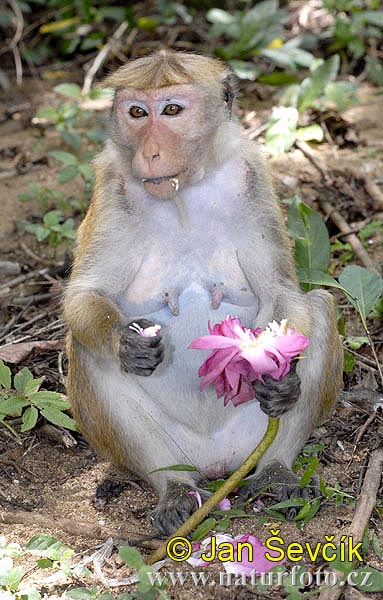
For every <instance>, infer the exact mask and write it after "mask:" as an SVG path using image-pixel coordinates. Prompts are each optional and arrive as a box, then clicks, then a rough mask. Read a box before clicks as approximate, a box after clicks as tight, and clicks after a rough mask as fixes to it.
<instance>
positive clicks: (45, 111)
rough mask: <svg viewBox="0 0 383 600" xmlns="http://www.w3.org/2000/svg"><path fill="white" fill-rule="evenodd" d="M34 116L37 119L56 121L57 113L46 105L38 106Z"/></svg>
mask: <svg viewBox="0 0 383 600" xmlns="http://www.w3.org/2000/svg"><path fill="white" fill-rule="evenodd" d="M36 117H37V118H38V119H47V121H53V122H54V123H55V122H56V121H57V118H58V114H57V111H56V109H55V108H52V107H49V106H47V107H46V108H40V110H39V111H38V112H37V114H36Z"/></svg>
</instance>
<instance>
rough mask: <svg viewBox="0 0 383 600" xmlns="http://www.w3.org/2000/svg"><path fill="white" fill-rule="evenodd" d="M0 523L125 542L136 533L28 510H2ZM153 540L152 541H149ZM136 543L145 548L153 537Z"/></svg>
mask: <svg viewBox="0 0 383 600" xmlns="http://www.w3.org/2000/svg"><path fill="white" fill-rule="evenodd" d="M0 523H5V524H7V525H30V526H32V527H36V528H39V529H40V528H44V529H47V530H49V531H52V530H53V531H54V530H55V529H60V530H61V531H63V532H65V533H67V534H69V535H73V536H75V537H76V538H77V537H79V536H82V537H85V538H91V539H99V540H102V539H107V538H109V537H113V538H114V539H115V540H125V542H124V543H125V544H130V545H132V544H131V542H129V537H130V536H132V535H134V533H133V532H132V531H128V530H126V529H124V528H119V529H112V528H110V527H104V526H101V525H92V524H89V523H86V522H84V521H74V520H73V519H67V518H65V517H57V515H47V514H41V513H36V512H28V511H15V512H8V511H1V510H0ZM147 542H151V543H149V544H148V543H147ZM135 545H137V546H138V545H141V546H143V547H145V548H147V547H148V545H149V547H150V546H152V547H153V540H152V539H150V540H149V539H148V540H146V539H143V540H141V541H139V540H135Z"/></svg>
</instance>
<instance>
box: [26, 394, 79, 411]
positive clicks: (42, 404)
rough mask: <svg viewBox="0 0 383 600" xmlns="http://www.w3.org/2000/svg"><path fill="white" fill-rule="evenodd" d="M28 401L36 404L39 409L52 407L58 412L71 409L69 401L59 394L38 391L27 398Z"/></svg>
mask: <svg viewBox="0 0 383 600" xmlns="http://www.w3.org/2000/svg"><path fill="white" fill-rule="evenodd" d="M29 401H30V402H32V403H33V404H36V406H38V407H39V408H47V407H54V408H58V409H60V410H67V409H68V408H70V407H71V405H70V402H69V400H66V399H65V398H63V397H62V395H61V394H59V392H50V391H48V390H40V391H39V392H36V393H35V394H33V395H31V396H30V397H29Z"/></svg>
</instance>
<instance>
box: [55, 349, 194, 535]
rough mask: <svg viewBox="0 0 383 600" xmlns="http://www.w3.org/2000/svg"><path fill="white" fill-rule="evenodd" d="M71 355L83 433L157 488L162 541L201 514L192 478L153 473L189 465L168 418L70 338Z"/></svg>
mask: <svg viewBox="0 0 383 600" xmlns="http://www.w3.org/2000/svg"><path fill="white" fill-rule="evenodd" d="M68 355H69V361H70V369H69V373H68V380H67V387H68V395H69V397H70V399H71V402H72V407H73V412H74V416H75V419H76V422H77V423H78V426H79V429H80V430H81V431H82V433H83V435H84V436H85V438H86V439H87V440H88V442H89V443H90V444H91V445H92V446H93V447H94V448H95V449H96V450H97V451H98V452H99V453H100V454H101V455H102V456H104V457H105V458H107V459H109V460H111V461H112V462H113V463H114V464H115V465H117V466H118V467H120V468H121V469H122V470H125V471H126V470H127V469H129V470H131V471H132V472H133V473H135V474H137V475H138V476H139V477H142V478H144V479H146V480H148V481H149V482H150V483H151V484H152V485H153V487H154V488H155V489H156V491H157V492H158V494H159V502H158V506H157V508H156V509H155V511H154V514H153V524H154V526H155V527H156V529H157V530H158V531H159V532H160V533H161V535H168V534H170V533H172V532H173V531H175V530H176V529H177V528H178V526H179V525H181V523H183V522H184V520H185V519H187V518H188V516H189V515H190V514H191V513H192V512H193V511H194V510H195V509H196V508H197V501H196V499H195V497H194V496H192V495H189V494H188V493H187V492H188V491H190V490H195V489H196V488H197V484H196V482H195V479H196V477H195V474H194V473H189V472H179V473H178V472H175V471H174V472H172V471H166V470H162V471H159V472H154V471H155V470H156V469H159V468H162V467H166V466H169V465H175V464H181V463H185V462H186V460H187V458H186V457H185V455H183V454H182V451H181V449H180V448H179V447H178V446H177V443H176V442H175V441H174V439H173V438H174V436H173V434H172V432H169V431H168V427H169V423H168V417H167V416H166V415H165V416H163V415H162V414H161V411H160V410H156V407H155V403H154V402H153V401H152V400H150V399H149V398H148V397H147V395H146V394H145V393H144V392H143V390H142V388H141V386H140V385H138V386H135V384H134V377H133V376H130V377H128V376H127V375H125V374H124V373H122V372H121V371H120V369H119V367H118V365H117V364H116V362H112V361H110V362H107V359H106V358H98V357H96V356H91V355H90V354H89V353H86V352H84V349H83V348H82V347H81V345H80V344H78V342H76V341H75V340H73V339H71V338H69V341H68ZM145 379H146V378H145ZM175 427H176V425H175Z"/></svg>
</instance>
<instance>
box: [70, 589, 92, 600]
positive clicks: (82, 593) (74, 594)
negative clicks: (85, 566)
mask: <svg viewBox="0 0 383 600" xmlns="http://www.w3.org/2000/svg"><path fill="white" fill-rule="evenodd" d="M65 595H66V597H67V598H70V599H71V600H89V598H94V595H93V594H92V592H91V590H88V589H87V588H85V587H82V588H74V589H73V590H68V591H66V592H65Z"/></svg>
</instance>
